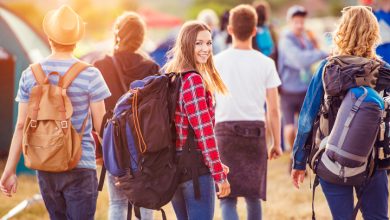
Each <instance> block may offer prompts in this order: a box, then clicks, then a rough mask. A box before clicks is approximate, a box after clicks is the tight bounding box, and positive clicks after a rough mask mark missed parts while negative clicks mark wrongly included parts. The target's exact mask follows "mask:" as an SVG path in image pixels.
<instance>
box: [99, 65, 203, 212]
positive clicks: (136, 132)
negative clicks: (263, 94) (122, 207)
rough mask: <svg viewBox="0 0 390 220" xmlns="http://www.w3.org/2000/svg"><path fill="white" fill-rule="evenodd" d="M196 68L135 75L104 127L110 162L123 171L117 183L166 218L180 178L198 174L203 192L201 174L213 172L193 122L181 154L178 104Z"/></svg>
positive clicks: (107, 161) (106, 155)
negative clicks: (185, 80)
mask: <svg viewBox="0 0 390 220" xmlns="http://www.w3.org/2000/svg"><path fill="white" fill-rule="evenodd" d="M193 72H194V71H188V72H185V73H179V74H176V73H170V74H164V75H154V76H148V77H146V78H144V79H142V80H137V81H134V82H133V83H132V84H131V85H130V91H129V92H127V93H126V94H124V95H123V96H122V97H121V98H119V100H118V102H117V104H116V106H115V108H114V111H113V115H112V117H111V118H109V119H108V120H107V123H106V124H105V127H104V132H103V159H104V165H105V167H106V168H107V170H108V171H109V172H110V173H111V174H112V175H114V176H116V177H117V182H119V183H120V184H119V185H116V187H118V188H119V189H121V190H122V191H123V192H124V194H125V195H126V197H127V198H128V199H129V201H130V203H131V204H133V205H134V206H135V207H144V208H148V209H155V210H161V212H162V215H163V219H166V216H165V213H164V211H163V210H162V209H161V207H162V206H164V205H165V204H167V203H168V202H170V201H171V199H172V197H173V195H174V193H175V192H176V189H177V186H178V184H179V183H180V182H182V181H186V180H190V179H193V181H194V193H195V197H196V198H199V196H200V190H199V183H198V176H199V175H202V174H205V173H207V172H209V169H208V168H207V167H206V165H205V164H204V162H203V156H202V154H201V152H200V151H199V150H197V147H196V143H195V141H194V132H193V129H192V128H189V134H188V135H189V136H188V138H187V142H186V144H185V146H184V150H183V152H182V153H181V156H180V157H177V156H176V146H175V145H176V140H175V138H176V127H175V121H174V114H175V109H176V104H177V100H178V97H179V93H180V88H181V83H182V78H183V76H184V75H186V74H187V73H193ZM188 177H189V178H188ZM136 214H137V210H136ZM137 217H139V216H137Z"/></svg>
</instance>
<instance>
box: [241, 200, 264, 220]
mask: <svg viewBox="0 0 390 220" xmlns="http://www.w3.org/2000/svg"><path fill="white" fill-rule="evenodd" d="M245 202H246V210H247V213H248V214H247V216H248V217H247V219H248V220H261V218H262V217H261V201H260V199H258V198H251V197H245Z"/></svg>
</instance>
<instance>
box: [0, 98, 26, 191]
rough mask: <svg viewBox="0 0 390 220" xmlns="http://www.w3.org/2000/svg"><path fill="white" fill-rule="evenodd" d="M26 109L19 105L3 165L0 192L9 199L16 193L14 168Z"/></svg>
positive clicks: (24, 106)
mask: <svg viewBox="0 0 390 220" xmlns="http://www.w3.org/2000/svg"><path fill="white" fill-rule="evenodd" d="M27 107H28V104H27V103H22V102H20V103H19V108H18V109H19V110H18V119H17V122H16V127H15V132H14V135H13V136H12V141H11V146H10V149H9V154H8V160H7V164H6V165H5V168H4V172H3V175H2V176H1V180H0V188H1V191H2V192H3V193H4V194H5V195H6V196H9V197H11V196H12V193H16V187H17V179H16V166H17V164H18V162H19V159H20V155H21V154H22V138H23V127H24V122H25V120H26V117H27Z"/></svg>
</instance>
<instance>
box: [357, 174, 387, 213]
mask: <svg viewBox="0 0 390 220" xmlns="http://www.w3.org/2000/svg"><path fill="white" fill-rule="evenodd" d="M359 190H360V189H359V188H357V190H356V192H357V193H358V191H359ZM388 198H389V191H388V179H387V175H386V171H384V170H381V171H377V172H376V173H375V175H374V176H373V177H372V179H371V180H370V182H369V183H368V185H367V186H366V187H365V188H364V189H363V194H362V198H361V199H362V206H361V211H362V214H363V217H364V219H377V220H382V219H386V220H387V219H389V217H388Z"/></svg>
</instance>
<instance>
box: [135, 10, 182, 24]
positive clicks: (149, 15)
mask: <svg viewBox="0 0 390 220" xmlns="http://www.w3.org/2000/svg"><path fill="white" fill-rule="evenodd" d="M138 13H139V14H140V15H141V16H142V17H143V18H144V19H145V22H146V25H147V26H148V27H154V28H169V27H175V26H178V25H180V24H182V23H183V21H182V20H181V19H180V18H178V17H176V16H174V15H170V14H166V13H163V12H159V11H156V10H154V9H150V8H141V9H139V10H138Z"/></svg>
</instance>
